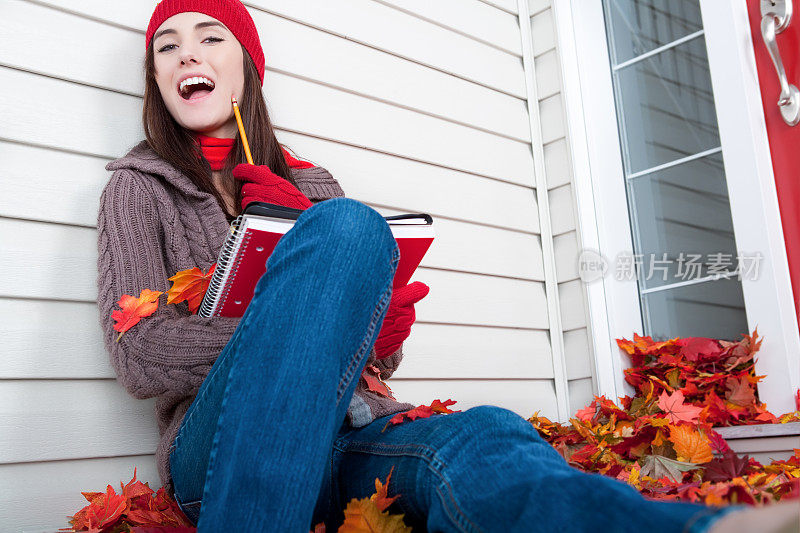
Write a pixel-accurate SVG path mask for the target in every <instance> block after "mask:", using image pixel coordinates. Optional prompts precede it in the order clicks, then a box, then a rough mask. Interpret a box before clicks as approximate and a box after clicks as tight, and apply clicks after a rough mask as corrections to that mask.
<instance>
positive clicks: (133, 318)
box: [111, 289, 164, 342]
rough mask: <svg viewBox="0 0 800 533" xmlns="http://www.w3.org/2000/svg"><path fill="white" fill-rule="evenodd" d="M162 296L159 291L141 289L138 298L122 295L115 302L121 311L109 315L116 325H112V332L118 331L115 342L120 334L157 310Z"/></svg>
mask: <svg viewBox="0 0 800 533" xmlns="http://www.w3.org/2000/svg"><path fill="white" fill-rule="evenodd" d="M162 294H164V293H163V292H159V291H151V290H150V289H142V292H141V294H140V295H139V297H138V298H135V297H133V296H131V295H130V294H123V295H122V297H121V298H120V299H119V301H118V302H117V305H118V306H120V307H121V308H122V310H121V311H119V310H118V311H114V312H113V313H111V318H113V319H114V320H115V321H116V322H117V323H116V324H114V330H115V331H119V332H120V333H119V336H118V337H117V342H119V338H120V337H122V334H123V333H125V332H126V331H128V330H129V329H131V328H132V327H133V326H135V325H136V324H137V323H138V322H139V320H141V319H142V318H143V317H146V316H150V315H152V314H153V313H155V312H156V309H158V297H159V296H161V295H162Z"/></svg>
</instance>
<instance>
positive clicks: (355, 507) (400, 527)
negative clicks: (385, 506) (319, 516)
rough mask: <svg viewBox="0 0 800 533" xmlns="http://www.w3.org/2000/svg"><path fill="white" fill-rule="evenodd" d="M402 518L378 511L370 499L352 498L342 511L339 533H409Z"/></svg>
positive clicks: (409, 529)
mask: <svg viewBox="0 0 800 533" xmlns="http://www.w3.org/2000/svg"><path fill="white" fill-rule="evenodd" d="M403 516H404V515H402V514H394V515H390V514H389V513H388V512H387V511H380V510H379V509H378V506H377V505H376V504H375V502H374V501H372V500H371V499H370V498H362V499H360V500H357V499H355V498H353V499H352V500H350V503H348V504H347V507H346V508H345V510H344V523H343V524H342V525H341V526H340V527H339V533H378V532H380V533H411V528H410V527H408V526H406V524H405V523H404V522H403Z"/></svg>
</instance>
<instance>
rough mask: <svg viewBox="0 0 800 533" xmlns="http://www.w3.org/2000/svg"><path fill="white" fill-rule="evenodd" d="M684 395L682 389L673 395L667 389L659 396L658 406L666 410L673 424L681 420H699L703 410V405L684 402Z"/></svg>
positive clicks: (691, 421) (690, 421) (689, 421)
mask: <svg viewBox="0 0 800 533" xmlns="http://www.w3.org/2000/svg"><path fill="white" fill-rule="evenodd" d="M683 400H684V397H683V393H682V392H681V391H679V390H678V391H675V392H673V393H672V394H671V395H669V394H667V392H666V391H664V392H662V393H661V396H659V397H658V407H659V409H661V410H662V411H664V412H665V413H666V414H667V416H668V417H669V421H670V422H672V423H673V424H677V423H679V422H688V423H690V424H691V423H693V422H695V421H697V418H698V417H699V416H700V412H701V411H702V410H703V409H702V408H701V407H695V406H693V405H691V404H690V405H687V404H685V403H683Z"/></svg>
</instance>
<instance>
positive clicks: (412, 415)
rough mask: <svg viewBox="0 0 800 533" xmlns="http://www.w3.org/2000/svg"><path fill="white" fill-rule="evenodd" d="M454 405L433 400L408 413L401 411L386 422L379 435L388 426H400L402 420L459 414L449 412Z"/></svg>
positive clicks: (447, 401)
mask: <svg viewBox="0 0 800 533" xmlns="http://www.w3.org/2000/svg"><path fill="white" fill-rule="evenodd" d="M454 403H456V401H455V400H445V401H444V402H442V401H441V400H433V401H432V402H431V404H430V405H419V406H417V407H415V408H413V409H409V410H408V411H402V412H400V413H397V414H396V415H394V416H393V417H392V418H390V419H389V421H388V422H386V425H385V426H383V429H382V430H381V433H383V432H384V430H385V429H386V428H387V427H389V424H395V425H397V424H402V423H403V421H404V420H406V419H408V420H416V419H417V418H428V417H430V416H431V415H433V414H436V413H440V414H449V413H459V412H460V411H452V410H450V408H449V406H450V405H453V404H454Z"/></svg>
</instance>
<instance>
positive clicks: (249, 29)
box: [145, 0, 265, 85]
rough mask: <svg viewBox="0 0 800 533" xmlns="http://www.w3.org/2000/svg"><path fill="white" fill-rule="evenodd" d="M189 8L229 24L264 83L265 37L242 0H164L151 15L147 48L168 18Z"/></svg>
mask: <svg viewBox="0 0 800 533" xmlns="http://www.w3.org/2000/svg"><path fill="white" fill-rule="evenodd" d="M187 11H193V12H196V13H203V14H205V15H208V16H210V17H214V18H215V19H217V20H218V21H220V22H222V23H223V24H225V26H227V27H228V29H229V30H231V33H233V35H234V36H235V37H236V38H237V39H238V40H239V42H240V43H241V44H242V46H244V48H245V50H247V53H249V54H250V57H251V58H252V59H253V62H254V63H255V65H256V69H257V70H258V77H259V79H260V80H261V85H264V67H265V61H264V50H263V49H262V48H261V40H260V39H259V37H258V30H256V25H255V23H254V22H253V18H252V17H251V16H250V13H248V12H247V9H246V8H245V7H244V5H243V4H242V2H241V1H240V0H162V1H161V2H160V3H159V4H158V5H157V6H156V9H155V11H153V16H152V17H150V24H148V26H147V35H146V37H145V48H147V47H149V46H150V41H152V39H153V34H154V33H155V32H156V30H157V29H158V28H159V26H161V25H162V24H163V23H164V21H165V20H167V19H168V18H170V17H171V16H173V15H177V14H178V13H185V12H187Z"/></svg>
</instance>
